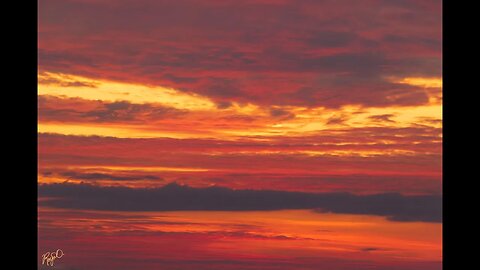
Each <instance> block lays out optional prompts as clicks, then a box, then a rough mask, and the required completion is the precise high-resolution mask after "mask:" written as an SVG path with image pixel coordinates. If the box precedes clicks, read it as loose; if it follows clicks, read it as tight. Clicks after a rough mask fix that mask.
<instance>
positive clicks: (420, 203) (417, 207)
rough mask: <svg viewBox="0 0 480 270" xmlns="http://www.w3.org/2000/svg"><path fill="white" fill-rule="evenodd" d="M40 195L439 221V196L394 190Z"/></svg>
mask: <svg viewBox="0 0 480 270" xmlns="http://www.w3.org/2000/svg"><path fill="white" fill-rule="evenodd" d="M39 196H40V197H54V198H56V199H53V200H47V201H44V202H43V203H44V204H46V205H48V206H51V207H60V208H74V209H93V210H112V211H179V210H203V211H254V210H280V209H315V211H319V212H333V213H342V214H363V215H379V216H385V217H387V218H388V219H391V220H395V221H424V222H441V220H442V204H441V203H442V197H441V196H435V195H429V196H428V195H425V196H404V195H400V194H395V193H385V194H376V195H365V196H360V195H353V194H349V193H303V192H286V191H271V190H232V189H228V188H220V187H209V188H191V187H188V186H181V185H178V184H175V183H172V184H169V185H166V186H164V187H161V188H138V189H135V188H127V187H101V186H94V185H87V184H78V185H75V184H69V183H62V184H43V185H40V186H39Z"/></svg>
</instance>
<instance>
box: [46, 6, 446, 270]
mask: <svg viewBox="0 0 480 270" xmlns="http://www.w3.org/2000/svg"><path fill="white" fill-rule="evenodd" d="M38 5H39V10H38V17H39V21H38V132H39V134H38V154H39V159H38V165H39V166H38V167H39V169H38V183H39V199H38V200H39V209H38V214H39V219H38V231H39V243H38V246H39V251H38V252H39V258H41V255H42V254H43V253H45V252H47V251H52V250H53V251H54V250H56V249H62V250H63V251H64V252H65V254H66V255H65V256H64V257H62V258H59V259H57V260H56V261H55V266H54V269H68V270H97V269H98V270H118V269H120V270H121V269H129V270H131V269H142V270H148V269H282V270H284V269H330V270H339V269H359V270H362V269H381V270H387V269H388V270H392V269H402V270H409V269H411V270H414V269H415V270H417V269H418V270H429V269H441V265H442V257H441V255H442V223H441V222H442V218H441V198H442V73H441V71H442V31H441V30H442V4H441V1H439V0H432V1H430V0H425V1H413V0H363V1H354V0H342V1H334V0H298V1H296V0H242V1H239V0H236V1H233V0H175V1H173V0H170V1H164V0H135V1H134V0H40V1H39V3H38ZM42 267H45V266H42V265H41V260H40V261H39V269H44V268H42ZM50 268H51V267H50ZM45 269H48V268H45Z"/></svg>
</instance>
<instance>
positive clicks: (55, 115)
mask: <svg viewBox="0 0 480 270" xmlns="http://www.w3.org/2000/svg"><path fill="white" fill-rule="evenodd" d="M185 113H187V111H185V110H180V109H175V108H171V107H167V106H162V105H158V104H135V103H130V102H127V101H116V102H104V101H99V100H85V99H81V98H59V97H55V96H48V95H40V96H38V114H39V119H40V121H43V122H51V121H53V122H64V123H71V122H84V123H91V122H98V123H105V122H111V123H119V122H129V123H150V122H151V121H157V120H161V119H171V118H175V117H178V116H180V115H183V114H185Z"/></svg>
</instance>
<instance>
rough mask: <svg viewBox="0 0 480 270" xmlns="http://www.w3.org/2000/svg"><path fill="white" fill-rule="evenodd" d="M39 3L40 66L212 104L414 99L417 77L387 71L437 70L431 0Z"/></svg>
mask: <svg viewBox="0 0 480 270" xmlns="http://www.w3.org/2000/svg"><path fill="white" fill-rule="evenodd" d="M39 12H40V14H42V16H40V17H39V66H40V70H44V71H50V72H62V73H67V74H77V75H85V76H89V77H97V78H98V77H102V78H105V79H112V80H120V81H130V82H137V83H147V84H152V85H161V86H168V87H173V88H176V89H180V90H182V91H185V92H192V93H198V94H201V95H204V96H207V97H209V98H211V99H212V100H214V101H215V102H217V103H218V104H219V105H220V106H221V105H222V104H227V103H228V102H231V101H236V102H241V103H248V102H250V103H255V104H264V105H272V104H273V105H297V106H325V107H338V106H342V105H346V104H359V105H363V106H389V105H419V104H425V103H427V102H428V100H429V98H428V97H429V94H428V93H427V92H425V90H424V89H422V88H420V87H417V86H411V85H410V86H409V85H405V84H399V83H396V82H394V81H392V80H391V79H390V78H391V77H398V78H404V77H440V76H441V1H438V0H431V1H430V0H429V1H421V2H418V1H396V0H395V1H394V0H368V1H362V2H358V1H342V2H338V1H331V0H329V1H296V0H285V1H241V2H239V1H231V0H228V1H217V0H207V1H198V0H184V1H173V2H172V1H142V3H141V4H138V1H131V0H129V1H121V2H118V1H77V0H68V1H58V0H46V1H41V2H40V3H39ZM339 18H342V19H341V20H340V19H339ZM437 92H438V90H437Z"/></svg>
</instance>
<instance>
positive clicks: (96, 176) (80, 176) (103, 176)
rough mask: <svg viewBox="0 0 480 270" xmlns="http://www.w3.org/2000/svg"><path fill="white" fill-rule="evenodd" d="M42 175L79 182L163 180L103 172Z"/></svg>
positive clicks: (69, 172)
mask: <svg viewBox="0 0 480 270" xmlns="http://www.w3.org/2000/svg"><path fill="white" fill-rule="evenodd" d="M42 175H43V176H46V177H51V176H58V177H63V178H66V179H77V180H113V181H135V180H161V178H160V177H158V176H155V175H148V174H145V175H140V174H122V175H120V174H109V173H102V172H76V171H61V172H52V171H45V172H42Z"/></svg>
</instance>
